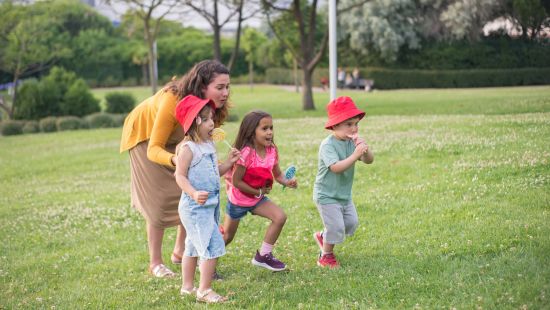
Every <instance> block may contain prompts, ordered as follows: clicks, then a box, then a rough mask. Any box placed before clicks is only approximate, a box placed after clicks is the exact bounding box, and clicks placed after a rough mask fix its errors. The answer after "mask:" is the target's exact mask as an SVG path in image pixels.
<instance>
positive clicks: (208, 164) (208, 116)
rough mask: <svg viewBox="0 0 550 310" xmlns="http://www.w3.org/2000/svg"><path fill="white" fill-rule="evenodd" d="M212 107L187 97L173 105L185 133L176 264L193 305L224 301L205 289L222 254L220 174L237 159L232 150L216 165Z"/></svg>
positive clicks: (178, 172) (179, 179) (180, 156)
mask: <svg viewBox="0 0 550 310" xmlns="http://www.w3.org/2000/svg"><path fill="white" fill-rule="evenodd" d="M215 108H216V107H215V105H214V103H213V102H212V101H211V100H210V99H201V98H199V97H196V96H193V95H188V96H186V97H184V98H183V99H182V100H181V101H180V102H179V103H178V105H177V106H176V118H177V119H178V121H179V123H180V124H181V125H182V127H183V131H184V132H185V138H184V140H183V141H182V142H181V143H180V144H179V145H178V146H177V148H176V153H177V161H176V172H175V175H176V182H177V183H178V185H179V186H180V187H181V189H182V191H183V193H182V195H181V199H180V203H179V206H178V212H179V215H180V219H181V222H182V224H183V226H184V227H185V230H186V231H187V237H186V239H185V251H184V253H183V255H184V257H183V261H182V268H181V270H182V278H183V284H182V287H181V294H182V295H191V294H195V293H196V296H197V300H198V301H202V302H206V303H219V302H224V301H226V300H227V298H226V297H224V296H221V295H219V294H218V293H216V292H214V291H213V290H212V288H211V283H212V275H213V272H214V270H215V268H216V262H217V258H218V257H220V256H222V255H224V254H225V245H224V242H223V237H222V235H221V234H220V232H219V230H218V217H219V208H220V205H219V197H220V196H219V193H220V173H222V174H224V173H225V172H227V171H228V170H229V169H230V168H231V167H232V166H233V164H234V163H235V161H237V159H238V158H239V151H238V150H236V149H232V150H231V151H230V153H229V157H228V159H227V160H226V161H225V162H224V163H222V164H220V165H219V166H218V162H217V158H216V149H215V147H214V144H213V142H212V130H213V129H214V120H213V117H214V115H213V113H214V109H215ZM197 257H200V258H201V260H202V262H201V264H200V267H199V269H200V284H199V287H198V289H197V288H195V287H194V285H193V282H194V277H195V268H196V266H197Z"/></svg>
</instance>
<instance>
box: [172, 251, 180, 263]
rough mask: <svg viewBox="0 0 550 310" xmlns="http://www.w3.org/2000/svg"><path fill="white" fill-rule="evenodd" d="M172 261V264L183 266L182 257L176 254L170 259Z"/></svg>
mask: <svg viewBox="0 0 550 310" xmlns="http://www.w3.org/2000/svg"><path fill="white" fill-rule="evenodd" d="M170 260H171V261H172V264H175V265H181V255H178V254H177V253H175V252H174V253H172V257H170Z"/></svg>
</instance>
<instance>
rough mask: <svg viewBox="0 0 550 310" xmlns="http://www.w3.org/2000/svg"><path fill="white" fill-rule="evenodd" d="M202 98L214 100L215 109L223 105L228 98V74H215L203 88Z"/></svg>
mask: <svg viewBox="0 0 550 310" xmlns="http://www.w3.org/2000/svg"><path fill="white" fill-rule="evenodd" d="M204 98H207V99H210V100H212V101H214V104H216V109H219V108H221V107H223V106H224V105H225V104H226V103H227V99H228V98H229V74H217V75H216V76H215V77H214V79H213V80H212V82H210V84H208V86H206V88H205V89H204Z"/></svg>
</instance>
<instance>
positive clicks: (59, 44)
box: [0, 4, 71, 118]
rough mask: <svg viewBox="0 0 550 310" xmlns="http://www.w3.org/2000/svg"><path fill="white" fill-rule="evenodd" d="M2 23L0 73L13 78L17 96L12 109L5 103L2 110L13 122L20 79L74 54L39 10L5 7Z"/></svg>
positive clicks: (2, 10)
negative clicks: (8, 74)
mask: <svg viewBox="0 0 550 310" xmlns="http://www.w3.org/2000/svg"><path fill="white" fill-rule="evenodd" d="M0 11H1V12H2V13H1V15H2V16H0V19H3V18H6V21H4V22H2V23H1V24H0V25H1V26H2V27H3V28H2V29H0V32H2V33H3V39H2V41H3V42H2V45H1V46H0V69H1V70H3V71H5V72H8V73H10V74H11V75H12V77H13V78H12V81H13V85H15V86H14V92H13V95H12V100H11V102H12V106H11V108H10V107H8V106H7V104H6V103H5V102H2V108H3V109H4V110H6V111H7V113H8V116H9V117H10V118H12V117H13V115H14V113H15V112H16V110H17V86H16V85H17V84H18V83H19V80H20V78H22V77H24V76H26V75H30V74H33V73H36V72H40V71H43V70H45V69H48V68H49V67H50V66H51V65H52V64H53V63H55V62H56V61H58V60H59V59H60V58H63V57H67V56H68V55H70V53H71V51H70V50H69V49H68V48H67V47H65V45H64V44H63V43H64V42H66V38H65V36H64V35H63V34H62V33H61V32H60V31H59V24H57V22H56V21H55V20H53V19H51V18H49V16H47V15H46V14H43V13H44V12H41V11H39V10H38V9H37V7H35V6H29V7H18V6H13V5H11V4H2V6H1V7H0Z"/></svg>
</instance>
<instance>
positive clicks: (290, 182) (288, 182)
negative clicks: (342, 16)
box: [286, 179, 298, 188]
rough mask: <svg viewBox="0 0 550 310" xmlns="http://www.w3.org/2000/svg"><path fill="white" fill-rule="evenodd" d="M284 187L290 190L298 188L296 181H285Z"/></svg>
mask: <svg viewBox="0 0 550 310" xmlns="http://www.w3.org/2000/svg"><path fill="white" fill-rule="evenodd" d="M286 186H287V187H290V188H296V187H298V181H296V179H290V180H286Z"/></svg>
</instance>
